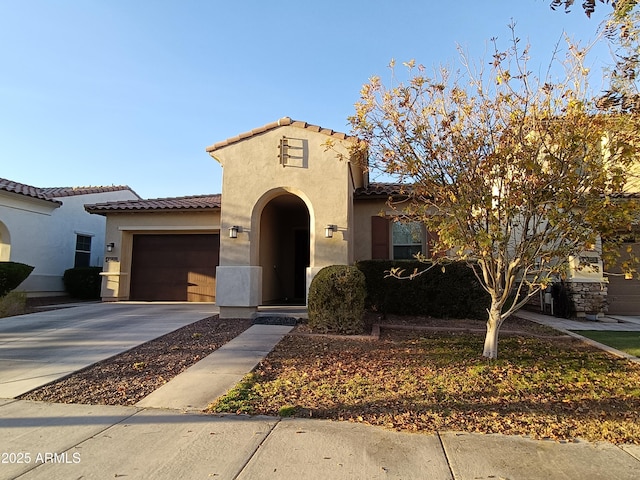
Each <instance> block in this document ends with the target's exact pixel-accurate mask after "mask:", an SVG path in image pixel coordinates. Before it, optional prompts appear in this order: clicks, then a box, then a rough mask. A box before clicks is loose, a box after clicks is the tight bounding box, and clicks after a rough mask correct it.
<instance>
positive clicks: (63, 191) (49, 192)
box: [40, 185, 140, 198]
mask: <svg viewBox="0 0 640 480" xmlns="http://www.w3.org/2000/svg"><path fill="white" fill-rule="evenodd" d="M40 190H41V191H42V192H44V194H45V195H46V196H47V197H49V198H56V197H72V196H74V195H89V194H92V193H106V192H119V191H122V190H130V191H131V192H132V193H133V194H134V195H135V196H136V197H138V198H140V196H139V195H138V194H137V193H136V192H134V191H133V190H132V189H131V188H130V187H129V186H128V185H110V186H95V187H94V186H88V187H45V188H41V189H40Z"/></svg>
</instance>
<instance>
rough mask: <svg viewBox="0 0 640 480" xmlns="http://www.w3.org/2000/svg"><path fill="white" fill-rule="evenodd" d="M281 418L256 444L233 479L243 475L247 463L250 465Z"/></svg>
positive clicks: (279, 419)
mask: <svg viewBox="0 0 640 480" xmlns="http://www.w3.org/2000/svg"><path fill="white" fill-rule="evenodd" d="M281 420H282V419H281V418H278V419H276V422H275V423H274V424H273V426H272V427H271V428H270V429H269V431H268V432H267V434H266V435H265V436H264V438H263V439H262V440H261V441H260V443H258V445H256V448H254V449H253V452H251V454H250V455H249V456H248V457H247V460H246V461H245V462H244V463H243V464H242V467H240V470H238V473H237V474H236V475H234V477H233V479H232V480H236V479H237V478H238V477H239V476H240V475H242V472H244V470H245V468H247V465H249V462H250V461H251V459H253V457H255V455H256V452H257V451H258V450H259V449H260V447H262V445H263V444H264V442H266V441H267V438H269V435H271V433H272V432H273V431H274V430H275V428H276V427H277V426H278V424H279V423H280V421H281Z"/></svg>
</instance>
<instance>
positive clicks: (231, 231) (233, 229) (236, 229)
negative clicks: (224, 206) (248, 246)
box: [229, 225, 242, 238]
mask: <svg viewBox="0 0 640 480" xmlns="http://www.w3.org/2000/svg"><path fill="white" fill-rule="evenodd" d="M241 231H242V229H241V228H240V227H238V226H237V225H234V226H233V227H229V238H238V232H241Z"/></svg>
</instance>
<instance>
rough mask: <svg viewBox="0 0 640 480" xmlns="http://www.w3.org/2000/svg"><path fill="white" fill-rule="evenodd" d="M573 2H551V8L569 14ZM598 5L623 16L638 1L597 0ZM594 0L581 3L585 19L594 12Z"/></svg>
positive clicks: (568, 0)
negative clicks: (559, 9)
mask: <svg viewBox="0 0 640 480" xmlns="http://www.w3.org/2000/svg"><path fill="white" fill-rule="evenodd" d="M574 1H575V0H552V1H551V4H550V5H551V8H552V9H553V10H556V9H557V8H558V7H564V11H565V12H569V11H570V10H571V7H572V6H573V4H574ZM598 1H599V2H600V3H603V4H607V5H611V7H612V8H613V11H614V12H615V13H617V14H621V15H624V14H625V13H627V12H628V11H629V10H630V9H632V8H633V7H634V6H635V5H636V4H637V3H638V0H598ZM596 3H597V2H596V0H584V1H583V2H582V9H583V10H584V13H585V14H586V15H587V17H591V14H592V13H593V12H595V11H596Z"/></svg>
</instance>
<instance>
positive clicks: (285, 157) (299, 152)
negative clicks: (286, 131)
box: [278, 136, 309, 168]
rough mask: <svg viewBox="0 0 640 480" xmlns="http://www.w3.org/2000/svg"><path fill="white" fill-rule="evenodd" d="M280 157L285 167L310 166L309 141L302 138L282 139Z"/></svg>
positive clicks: (281, 163)
mask: <svg viewBox="0 0 640 480" xmlns="http://www.w3.org/2000/svg"><path fill="white" fill-rule="evenodd" d="M279 150H280V153H279V154H278V158H279V160H280V165H282V166H283V167H298V168H307V167H308V166H309V162H308V159H309V147H308V141H307V140H304V139H301V138H287V137H285V136H283V137H282V138H281V139H280V145H279Z"/></svg>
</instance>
